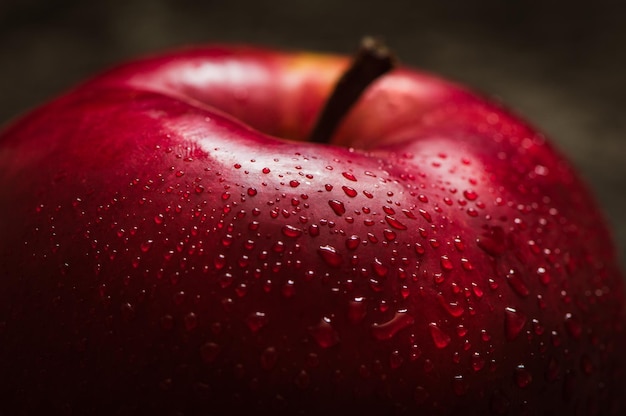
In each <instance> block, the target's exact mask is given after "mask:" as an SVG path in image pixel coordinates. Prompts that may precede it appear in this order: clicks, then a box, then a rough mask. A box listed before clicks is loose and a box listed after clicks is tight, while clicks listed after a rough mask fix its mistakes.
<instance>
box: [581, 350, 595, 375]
mask: <svg viewBox="0 0 626 416" xmlns="http://www.w3.org/2000/svg"><path fill="white" fill-rule="evenodd" d="M580 369H581V370H582V372H583V373H584V374H586V375H588V376H589V375H591V374H592V373H593V362H592V361H591V358H590V357H589V356H588V355H587V354H583V355H582V357H580Z"/></svg>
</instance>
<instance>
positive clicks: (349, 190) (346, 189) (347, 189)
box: [341, 186, 358, 198]
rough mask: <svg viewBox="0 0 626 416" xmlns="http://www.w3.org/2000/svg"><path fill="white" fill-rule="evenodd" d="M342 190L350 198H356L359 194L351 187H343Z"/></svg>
mask: <svg viewBox="0 0 626 416" xmlns="http://www.w3.org/2000/svg"><path fill="white" fill-rule="evenodd" d="M341 189H343V192H344V193H345V194H346V195H348V196H349V197H350V198H354V197H355V196H357V194H358V192H357V191H356V190H355V189H354V188H351V187H349V186H342V187H341Z"/></svg>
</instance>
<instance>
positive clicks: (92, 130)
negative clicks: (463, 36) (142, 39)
mask: <svg viewBox="0 0 626 416" xmlns="http://www.w3.org/2000/svg"><path fill="white" fill-rule="evenodd" d="M348 62H349V61H348V59H347V58H345V57H338V56H328V55H316V54H309V53H286V52H276V51H271V50H265V49H257V48H251V47H244V46H207V47H200V48H195V49H187V50H181V51H175V52H171V53H168V54H163V55H160V56H155V57H148V58H144V59H141V60H138V61H135V62H132V63H129V64H126V65H123V66H121V67H118V68H115V69H112V70H110V71H109V72H106V73H104V74H102V75H100V76H98V77H96V78H94V79H92V80H90V81H88V82H86V83H84V84H82V85H80V86H78V87H77V88H75V89H74V90H72V91H70V92H69V93H67V94H66V95H64V96H62V97H60V98H58V99H56V100H54V101H52V102H51V103H48V104H46V105H44V106H42V107H40V108H39V109H36V110H35V111H33V112H31V113H30V114H28V115H26V116H24V117H22V118H21V119H20V120H18V121H16V122H15V123H13V124H12V125H10V126H8V127H6V128H5V129H4V130H3V132H2V134H1V137H0V195H2V200H1V202H0V235H1V236H2V238H1V239H0V374H2V377H0V392H1V394H0V396H1V397H3V399H2V401H1V402H0V413H3V414H4V413H5V412H6V414H41V413H43V412H44V411H45V412H46V413H48V414H56V413H63V414H107V415H117V414H120V415H121V414H124V415H126V414H244V413H245V414H250V412H253V411H260V410H264V411H266V412H268V413H269V414H314V415H318V414H328V413H330V414H339V412H346V411H349V412H350V413H355V414H436V415H439V414H446V415H449V414H462V415H473V414H476V415H488V414H496V415H498V414H532V415H535V414H537V415H539V414H572V415H578V414H585V415H586V414H616V415H617V414H624V412H626V405H625V400H624V397H625V396H624V393H625V392H624V390H625V387H626V378H625V376H624V364H625V358H624V357H625V356H624V351H625V347H626V343H625V342H624V328H623V324H624V322H625V320H624V318H625V302H624V287H623V278H622V274H621V272H620V270H619V266H618V264H617V261H616V255H615V250H614V247H613V244H612V242H611V236H610V233H609V231H608V230H607V227H606V225H605V222H604V219H603V217H602V215H601V213H600V211H599V209H598V207H597V206H596V203H595V202H594V199H593V197H592V195H591V194H590V192H589V191H588V190H587V189H586V187H585V185H584V184H583V183H582V181H581V180H580V179H579V177H578V176H577V174H576V173H575V172H574V171H573V169H572V167H571V166H570V165H569V164H568V162H566V161H565V160H564V158H563V157H562V156H561V155H560V154H559V153H558V152H557V151H555V149H554V148H553V146H552V145H550V144H549V143H548V142H547V141H546V139H545V138H544V136H543V135H542V134H541V133H538V132H537V131H536V130H535V129H533V128H532V127H531V126H529V125H528V124H527V123H525V122H524V121H521V120H520V119H519V118H518V117H516V116H514V115H512V114H511V113H510V112H509V111H508V110H506V109H505V108H503V107H502V106H501V105H499V104H497V103H494V102H491V101H490V100H487V99H485V98H483V97H481V96H479V95H477V94H475V93H472V92H470V91H468V90H466V89H464V88H462V87H459V86H457V85H455V84H453V83H450V82H448V81H445V80H442V79H439V78H438V77H435V76H432V75H429V74H424V73H422V72H419V71H414V70H411V69H407V68H399V69H397V70H394V71H393V72H392V73H390V74H388V75H385V76H383V77H382V78H381V79H379V80H377V81H376V82H375V83H374V84H373V85H372V86H371V88H370V89H368V90H367V91H366V92H365V94H364V95H363V97H362V99H361V100H360V101H359V102H358V103H357V104H356V105H355V107H354V108H353V109H352V110H351V112H350V113H349V114H348V116H347V118H346V120H345V121H344V123H343V124H342V125H341V126H340V128H339V129H338V131H337V133H336V134H335V136H334V137H333V138H332V141H331V143H330V144H313V143H307V142H306V140H305V139H306V136H307V132H309V131H310V129H311V128H312V125H313V123H314V122H315V118H316V116H317V114H318V112H319V110H320V108H321V106H322V105H323V103H324V100H325V99H326V97H327V96H328V95H329V94H330V91H331V90H332V87H333V84H334V82H335V81H336V80H337V79H338V78H339V76H340V74H341V72H342V71H343V70H344V69H345V68H346V65H348ZM416 412H417V413H416Z"/></svg>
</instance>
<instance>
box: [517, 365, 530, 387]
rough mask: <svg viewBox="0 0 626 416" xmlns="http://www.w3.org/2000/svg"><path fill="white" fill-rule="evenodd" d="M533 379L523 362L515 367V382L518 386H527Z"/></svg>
mask: <svg viewBox="0 0 626 416" xmlns="http://www.w3.org/2000/svg"><path fill="white" fill-rule="evenodd" d="M532 381H533V376H532V374H530V371H528V370H527V369H526V367H525V366H524V365H523V364H520V365H518V366H517V367H516V368H515V383H516V384H517V385H518V386H519V387H520V388H522V389H523V388H525V387H527V386H528V385H529V384H530V383H532Z"/></svg>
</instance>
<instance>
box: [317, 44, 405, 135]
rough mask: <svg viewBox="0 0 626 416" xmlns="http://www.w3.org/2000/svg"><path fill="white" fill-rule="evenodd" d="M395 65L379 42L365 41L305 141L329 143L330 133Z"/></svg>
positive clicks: (384, 46)
mask: <svg viewBox="0 0 626 416" xmlns="http://www.w3.org/2000/svg"><path fill="white" fill-rule="evenodd" d="M395 64H396V62H395V57H394V56H393V54H392V53H391V51H390V50H389V49H388V48H387V46H386V45H385V44H384V43H383V42H382V41H381V40H380V39H376V38H373V37H369V36H368V37H365V38H364V39H363V40H362V41H361V46H360V48H359V50H358V52H357V53H356V55H355V57H354V59H353V60H352V64H351V65H350V67H349V68H348V69H347V70H346V71H345V72H344V73H343V75H342V76H341V78H339V80H338V81H337V84H336V85H335V88H334V90H333V92H332V93H331V95H330V97H329V98H328V100H327V101H326V104H325V105H324V108H323V109H322V111H321V112H320V115H319V116H318V119H317V122H316V123H315V126H314V127H313V130H312V131H311V134H310V135H309V141H311V142H315V143H329V142H330V139H331V137H332V135H333V133H334V132H335V130H336V129H337V127H338V126H339V124H340V123H341V121H342V120H343V119H344V117H345V116H346V114H347V113H348V111H349V110H350V108H351V107H352V106H353V105H354V103H355V102H356V101H357V100H358V99H359V97H360V96H361V94H362V93H363V92H364V91H365V89H366V88H367V87H368V86H369V85H370V84H371V83H372V82H373V81H374V80H375V79H376V78H378V77H379V76H381V75H383V74H385V73H386V72H388V71H390V70H391V69H393V67H394V66H395Z"/></svg>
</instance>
